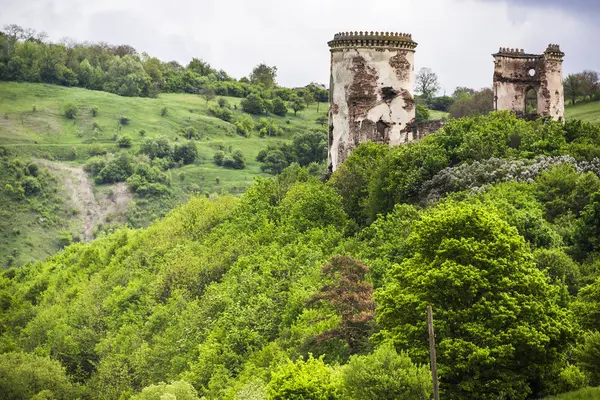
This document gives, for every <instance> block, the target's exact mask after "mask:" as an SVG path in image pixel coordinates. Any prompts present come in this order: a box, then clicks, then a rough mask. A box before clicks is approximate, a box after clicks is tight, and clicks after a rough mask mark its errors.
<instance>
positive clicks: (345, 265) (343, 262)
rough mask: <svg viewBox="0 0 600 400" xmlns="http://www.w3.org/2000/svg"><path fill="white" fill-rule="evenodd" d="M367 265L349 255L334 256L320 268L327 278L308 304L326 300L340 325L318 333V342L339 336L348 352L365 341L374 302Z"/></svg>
mask: <svg viewBox="0 0 600 400" xmlns="http://www.w3.org/2000/svg"><path fill="white" fill-rule="evenodd" d="M368 272H369V268H368V267H367V266H366V265H364V264H363V263H362V262H360V261H358V260H355V259H354V258H352V257H349V256H335V257H333V258H332V259H331V261H330V262H329V264H327V265H325V266H324V267H323V268H322V273H323V275H324V277H325V279H326V281H327V284H325V285H324V286H323V287H322V288H321V289H320V290H319V291H318V292H317V293H316V294H315V295H314V296H313V297H312V298H311V299H310V300H309V303H310V304H317V303H320V302H327V303H328V304H330V305H331V307H332V308H333V309H334V310H335V312H336V313H337V314H338V315H340V316H341V318H342V321H341V323H340V325H339V326H338V327H337V328H335V329H332V330H329V331H326V332H323V333H321V334H320V335H319V336H318V337H317V342H319V343H322V342H324V341H326V340H329V339H333V338H339V339H343V340H345V341H346V343H347V344H348V349H349V351H350V354H354V353H356V352H357V351H358V350H359V349H360V347H361V345H362V344H363V343H364V342H366V340H367V339H368V338H369V335H370V334H371V329H372V327H373V315H374V310H375V302H374V300H373V285H371V283H369V282H367V281H366V280H365V276H366V274H367V273H368Z"/></svg>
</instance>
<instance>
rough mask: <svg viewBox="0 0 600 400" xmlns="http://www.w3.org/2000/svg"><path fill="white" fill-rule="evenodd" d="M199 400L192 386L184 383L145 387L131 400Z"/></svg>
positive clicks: (177, 382)
mask: <svg viewBox="0 0 600 400" xmlns="http://www.w3.org/2000/svg"><path fill="white" fill-rule="evenodd" d="M162 399H165V400H166V399H173V400H175V399H176V400H199V398H198V393H197V392H196V390H195V389H194V387H193V386H192V385H190V384H189V383H187V382H185V381H176V382H173V383H171V384H166V383H162V382H161V383H159V384H157V385H150V386H147V387H145V388H144V389H143V390H142V392H141V393H140V394H137V395H135V396H133V397H132V398H131V400H162Z"/></svg>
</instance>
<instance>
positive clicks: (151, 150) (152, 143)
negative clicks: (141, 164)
mask: <svg viewBox="0 0 600 400" xmlns="http://www.w3.org/2000/svg"><path fill="white" fill-rule="evenodd" d="M140 154H146V155H147V156H148V157H150V159H154V158H157V157H158V158H172V157H173V146H172V144H171V142H170V141H169V139H168V138H167V137H165V136H158V137H156V138H145V139H144V140H143V142H142V144H141V146H140Z"/></svg>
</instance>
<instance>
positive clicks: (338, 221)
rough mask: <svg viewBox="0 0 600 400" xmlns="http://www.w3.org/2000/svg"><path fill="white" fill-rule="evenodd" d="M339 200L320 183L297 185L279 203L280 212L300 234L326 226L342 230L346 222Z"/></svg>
mask: <svg viewBox="0 0 600 400" xmlns="http://www.w3.org/2000/svg"><path fill="white" fill-rule="evenodd" d="M341 200H342V199H341V198H340V196H339V195H338V194H337V193H335V191H334V190H333V189H331V188H329V187H326V186H324V185H322V184H320V183H317V182H307V183H298V184H296V185H294V186H292V187H291V188H290V190H289V191H288V192H287V194H286V196H285V197H284V198H283V200H282V201H281V211H282V212H283V215H284V216H285V217H286V219H287V221H289V223H290V225H291V226H293V227H294V228H295V229H297V230H299V231H300V232H303V231H306V230H309V229H314V228H321V227H325V226H328V225H331V226H334V227H336V228H338V229H343V228H344V226H345V225H346V222H347V221H346V214H345V213H344V209H343V208H342V205H341Z"/></svg>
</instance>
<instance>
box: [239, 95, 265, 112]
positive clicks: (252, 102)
mask: <svg viewBox="0 0 600 400" xmlns="http://www.w3.org/2000/svg"><path fill="white" fill-rule="evenodd" d="M240 104H241V106H242V110H244V112H247V113H248V114H264V112H265V107H266V106H265V101H264V100H263V99H262V98H261V97H260V96H259V95H257V94H254V93H253V94H250V95H248V97H246V98H245V99H243V100H242V101H241V102H240Z"/></svg>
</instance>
